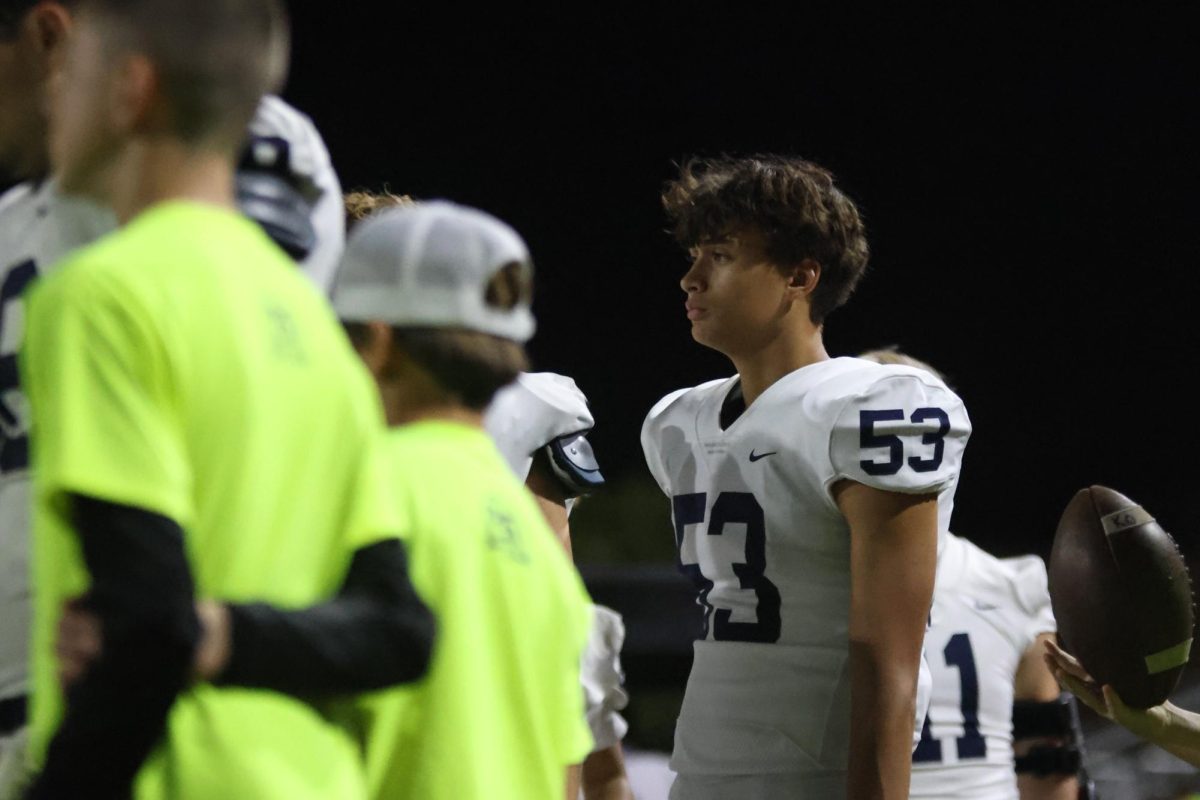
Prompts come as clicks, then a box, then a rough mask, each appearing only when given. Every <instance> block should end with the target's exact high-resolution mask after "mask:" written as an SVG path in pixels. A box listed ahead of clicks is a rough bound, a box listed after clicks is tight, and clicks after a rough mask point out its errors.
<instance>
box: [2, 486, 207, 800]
mask: <svg viewBox="0 0 1200 800" xmlns="http://www.w3.org/2000/svg"><path fill="white" fill-rule="evenodd" d="M68 500H69V502H70V504H71V514H72V521H73V523H74V528H75V530H76V532H77V533H78V535H79V539H80V544H81V547H82V551H83V558H84V562H85V563H86V565H87V569H88V572H89V573H90V575H91V579H92V586H91V590H90V591H89V593H88V595H87V598H86V605H87V606H88V607H89V608H90V609H91V610H92V611H93V613H95V614H96V616H97V617H98V618H99V620H100V624H101V628H102V630H103V635H104V648H103V651H102V653H101V655H100V656H99V657H98V658H97V660H96V661H95V662H94V663H93V664H92V665H91V667H90V669H89V670H88V671H87V673H86V675H85V676H84V677H83V678H82V679H81V680H80V681H79V682H78V683H76V684H75V686H74V687H73V688H72V689H71V690H70V691H69V692H68V694H67V697H66V712H65V716H64V718H63V721H62V724H61V726H60V727H59V729H58V732H57V733H56V734H55V735H54V738H53V739H52V740H51V742H50V746H49V750H48V751H47V755H46V764H45V767H44V769H43V770H42V773H41V775H39V777H38V779H37V781H36V782H35V784H34V785H33V787H31V789H30V791H29V793H28V794H27V795H26V797H28V798H37V800H42V799H43V798H66V797H70V798H89V799H91V798H96V799H97V800H99V799H100V798H121V797H128V796H129V793H130V790H131V786H132V782H133V778H134V776H135V775H136V774H137V771H138V769H139V768H140V767H141V765H142V762H143V761H145V759H146V757H147V756H148V755H149V753H150V751H151V750H152V749H153V747H154V745H155V743H156V742H157V741H158V739H159V738H160V737H161V736H162V732H163V729H164V727H165V724H166V719H167V714H168V712H169V711H170V709H171V704H172V703H173V702H174V701H175V697H176V696H177V695H178V694H179V692H180V691H181V690H182V689H183V688H184V686H185V685H186V684H187V682H188V679H189V676H190V673H191V663H192V657H193V651H194V650H195V647H196V643H197V641H198V640H199V635H200V626H199V621H198V620H197V618H196V613H195V603H194V599H193V587H192V576H191V571H190V569H189V567H188V562H187V556H186V553H185V550H184V543H183V531H182V530H181V529H180V527H179V525H177V524H176V523H175V522H174V521H172V520H171V519H168V518H167V517H164V516H161V515H159V514H155V513H152V512H150V511H146V510H143V509H138V508H130V507H128V506H121V505H116V504H114V503H108V502H105V501H102V500H96V499H94V498H90V497H84V496H79V495H71V496H70V497H69V498H68Z"/></svg>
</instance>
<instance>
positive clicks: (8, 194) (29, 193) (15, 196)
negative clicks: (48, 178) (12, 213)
mask: <svg viewBox="0 0 1200 800" xmlns="http://www.w3.org/2000/svg"><path fill="white" fill-rule="evenodd" d="M33 188H34V187H33V184H32V183H30V182H29V181H25V182H24V183H18V184H17V185H15V186H11V187H9V188H8V189H7V190H6V191H5V192H4V194H2V195H0V215H4V214H7V213H9V209H11V208H14V207H15V206H19V205H21V204H22V203H24V202H26V201H28V200H29V199H31V198H33V196H34V193H33Z"/></svg>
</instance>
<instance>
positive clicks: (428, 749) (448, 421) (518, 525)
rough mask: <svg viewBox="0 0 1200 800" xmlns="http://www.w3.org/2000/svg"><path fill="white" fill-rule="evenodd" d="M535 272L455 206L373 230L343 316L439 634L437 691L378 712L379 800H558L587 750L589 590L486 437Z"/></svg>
mask: <svg viewBox="0 0 1200 800" xmlns="http://www.w3.org/2000/svg"><path fill="white" fill-rule="evenodd" d="M531 293H532V264H531V261H530V258H529V253H528V251H527V249H526V247H525V244H524V242H523V241H522V240H521V238H520V237H519V236H518V234H517V233H516V232H515V231H513V230H512V229H511V228H510V227H508V226H507V225H505V224H504V223H502V222H500V221H499V220H497V219H495V218H493V217H490V216H488V215H486V214H484V213H482V212H480V211H476V210H474V209H469V208H466V207H463V206H458V205H454V204H452V203H446V202H431V203H419V204H416V205H415V206H412V207H407V208H393V209H390V210H385V211H382V212H380V213H377V214H375V215H373V216H370V217H369V218H367V219H366V220H364V221H362V222H361V223H359V224H358V225H357V227H356V228H355V229H354V231H353V232H352V234H351V236H350V240H349V244H348V247H347V250H346V256H345V259H344V260H343V263H342V266H341V269H340V270H339V271H338V276H337V281H336V283H335V288H334V307H335V309H336V311H337V313H338V316H339V317H340V318H341V319H342V320H343V323H344V324H345V325H346V326H347V329H348V330H349V331H350V335H351V339H352V340H353V341H354V342H355V346H356V347H357V349H358V351H359V354H360V355H361V356H362V358H363V360H364V362H365V363H366V364H367V366H368V367H369V368H370V370H371V372H372V373H373V374H374V375H375V379H376V382H377V383H378V385H379V391H380V395H381V396H382V398H383V403H384V408H385V411H386V413H387V417H388V421H389V424H390V425H392V426H393V427H392V432H391V434H390V435H389V447H388V452H389V455H390V465H391V468H392V473H393V481H394V486H393V492H394V494H395V498H396V502H397V505H398V506H399V509H400V512H401V514H402V516H403V517H404V520H405V523H404V526H403V528H404V530H405V531H406V532H407V534H408V546H409V549H410V551H411V553H412V569H413V580H414V583H415V584H416V586H417V590H418V591H419V592H420V594H421V596H422V597H424V598H425V599H426V601H427V602H428V603H429V604H430V606H431V607H432V608H433V609H434V611H435V613H436V614H437V616H438V620H439V634H438V642H437V644H436V646H435V650H434V656H433V662H432V665H431V667H430V673H429V675H428V677H427V678H426V679H425V680H424V681H422V682H421V683H420V684H419V685H417V686H415V687H412V688H410V689H400V690H393V691H391V692H387V693H384V694H383V695H380V696H378V697H376V698H374V699H373V701H371V702H369V703H368V704H367V709H368V713H369V714H370V715H371V719H370V721H369V722H368V723H367V728H366V734H365V742H366V750H367V764H368V773H369V775H370V780H371V794H372V796H373V797H378V798H381V800H382V799H383V798H399V797H421V798H447V800H450V799H451V798H468V797H491V798H501V797H511V798H514V800H517V799H518V798H520V800H535V799H537V798H544V799H545V800H551V799H553V800H558V799H559V798H561V797H562V796H563V788H564V785H565V781H566V778H567V767H568V766H569V765H571V764H575V763H578V762H580V761H582V760H583V758H584V756H585V755H586V754H587V753H588V751H589V749H590V746H591V738H590V736H589V735H588V729H587V726H586V725H585V724H584V712H583V695H582V693H581V692H580V690H579V682H580V674H579V664H580V659H581V657H582V654H583V648H584V645H585V642H586V640H587V637H588V632H589V630H590V627H591V611H590V602H589V600H588V597H587V593H586V591H585V590H584V588H583V583H582V581H581V580H580V579H579V576H578V574H577V573H576V572H575V570H574V569H572V567H571V564H570V561H569V560H568V558H567V557H566V555H565V554H564V553H563V552H562V549H561V548H560V547H559V546H558V545H557V543H556V542H555V541H554V539H553V537H552V536H551V533H550V531H549V530H548V528H547V525H546V523H545V521H544V520H543V518H542V515H541V514H540V513H539V511H538V508H537V505H536V504H535V503H534V502H533V499H532V498H531V497H530V496H529V493H528V492H526V491H525V490H524V489H523V488H522V487H521V484H520V483H519V482H518V481H517V480H516V479H515V478H514V477H513V475H512V473H511V471H510V470H509V469H508V468H507V466H506V465H505V462H504V459H503V457H502V456H501V455H500V453H499V451H498V450H497V449H496V445H495V443H494V442H492V440H491V439H490V438H489V437H488V435H487V432H486V431H485V430H484V427H483V412H484V410H485V409H486V408H487V406H488V404H489V403H491V401H492V399H493V397H494V395H495V393H496V392H497V391H498V390H499V389H500V388H501V387H503V386H505V385H506V384H508V383H510V382H511V381H512V380H514V379H515V378H516V376H517V374H518V373H519V372H520V370H522V369H524V368H525V367H526V365H527V361H526V357H525V352H524V348H523V344H524V342H526V341H528V339H529V338H530V336H532V334H533V328H534V322H533V315H532V313H531V309H530V300H531Z"/></svg>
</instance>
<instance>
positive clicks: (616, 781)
mask: <svg viewBox="0 0 1200 800" xmlns="http://www.w3.org/2000/svg"><path fill="white" fill-rule="evenodd" d="M412 202H413V201H412V199H411V198H409V197H407V196H406V195H395V194H391V193H388V192H382V193H376V192H370V191H355V192H350V193H348V194H347V195H346V196H345V210H346V222H347V225H348V226H349V227H351V228H352V227H353V226H354V224H356V223H357V222H359V221H361V220H363V219H365V218H366V217H369V216H371V215H372V214H375V213H378V212H379V211H382V210H384V209H387V208H394V207H397V206H406V205H410V204H411V203H412ZM594 425H595V420H594V419H593V417H592V412H591V409H590V408H589V407H588V402H587V397H586V396H585V395H584V394H583V392H582V391H580V390H579V387H578V386H577V385H576V384H575V381H573V380H572V379H571V378H568V377H566V376H565V375H558V374H555V373H552V372H525V373H521V374H520V375H519V376H518V377H517V380H516V381H514V382H513V383H512V384H510V385H509V386H507V387H506V388H504V389H501V390H500V391H499V392H497V394H496V397H495V398H494V399H493V400H492V403H491V405H490V406H489V407H488V409H487V412H486V413H485V414H484V427H485V428H486V429H487V431H488V433H489V434H491V436H492V438H493V439H494V440H495V442H496V445H497V447H498V448H499V450H500V452H501V454H502V455H503V456H504V458H505V460H506V461H507V462H508V465H509V466H510V467H511V468H512V470H513V472H514V473H516V475H517V477H519V478H520V479H521V480H523V481H525V485H526V486H527V487H528V488H529V490H530V491H531V492H532V493H533V496H534V498H535V499H536V500H537V503H538V506H539V508H541V510H542V514H543V516H545V518H546V521H547V523H548V524H549V525H550V528H551V530H553V531H554V532H555V534H556V535H557V536H558V538H559V541H560V542H561V543H562V545H563V547H564V548H565V549H566V551H567V552H568V553H570V552H571V530H570V521H569V517H570V513H571V508H572V506H573V505H574V503H575V502H576V500H577V499H578V498H580V497H582V496H584V495H586V494H588V493H589V492H592V491H594V490H595V489H597V488H599V487H600V486H602V485H603V483H604V477H603V475H602V474H601V472H600V467H599V464H598V462H597V461H596V458H595V455H594V454H593V452H592V447H591V444H590V443H589V442H588V440H587V434H588V432H589V431H591V430H592V427H593V426H594ZM624 639H625V626H624V622H623V620H622V619H621V615H620V614H618V613H617V612H615V611H613V610H612V609H610V608H606V607H604V606H599V605H597V606H594V624H593V627H592V633H591V638H590V639H589V641H588V646H587V649H586V650H585V652H584V663H583V668H582V669H581V677H582V680H583V689H584V697H585V699H586V708H587V716H588V727H590V728H591V731H592V739H593V740H594V748H593V750H592V752H591V754H590V755H588V757H587V758H586V759H585V760H584V762H583V764H582V767H573V768H572V770H571V775H570V780H571V781H572V783H571V785H569V786H568V794H567V796H568V797H569V798H571V800H574V796H575V795H576V794H577V793H578V792H577V787H578V788H582V791H583V796H584V798H585V800H629V798H632V794H631V792H630V789H629V780H628V777H627V776H626V774H625V766H624V757H623V753H622V750H621V739H622V738H623V737H624V735H625V733H626V731H627V730H628V727H629V726H628V725H627V723H626V722H625V720H624V718H623V717H622V716H621V714H620V712H621V709H623V708H624V707H625V705H626V703H627V702H628V696H627V695H626V693H625V690H624V685H623V683H624V674H623V672H622V669H621V657H620V652H621V645H622V643H623V642H624Z"/></svg>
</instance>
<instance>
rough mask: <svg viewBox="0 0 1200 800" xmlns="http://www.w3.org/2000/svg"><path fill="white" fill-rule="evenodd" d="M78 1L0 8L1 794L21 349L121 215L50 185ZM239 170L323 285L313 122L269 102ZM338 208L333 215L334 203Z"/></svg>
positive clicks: (328, 242)
mask: <svg viewBox="0 0 1200 800" xmlns="http://www.w3.org/2000/svg"><path fill="white" fill-rule="evenodd" d="M75 5H76V4H75V2H72V1H71V0H58V1H54V0H0V172H3V173H5V174H6V175H7V176H8V177H9V178H15V179H17V180H19V181H21V183H19V184H18V185H17V186H15V187H14V188H12V189H10V190H9V191H8V192H6V193H5V194H4V196H3V197H2V198H0V797H3V787H4V785H5V784H6V777H5V776H6V775H12V774H16V773H19V771H20V770H19V769H18V766H19V760H14V759H13V758H9V757H8V756H6V754H8V755H11V754H12V753H13V752H14V747H7V746H6V744H5V743H6V741H7V740H8V739H9V738H10V737H13V736H17V735H18V731H19V730H20V729H21V727H22V726H23V724H24V720H25V718H26V713H27V709H26V699H25V698H26V693H27V691H28V689H27V684H26V673H27V668H28V666H27V662H28V656H27V652H26V650H27V642H28V638H29V635H28V627H29V614H30V607H29V591H28V564H27V561H28V559H27V557H26V552H27V539H28V530H29V511H30V499H29V472H28V461H29V458H28V434H29V424H30V420H29V414H28V408H27V403H26V400H25V397H24V395H23V393H22V391H21V388H20V382H19V375H18V370H17V351H18V350H19V348H20V346H21V341H22V338H23V301H22V295H23V293H24V291H25V289H26V288H27V287H28V286H29V285H30V284H31V283H32V281H33V280H34V279H35V278H36V277H37V276H38V275H39V274H43V273H44V272H45V271H46V270H47V269H49V268H50V267H51V266H52V265H53V264H55V263H56V262H57V261H58V260H59V259H60V258H61V257H63V256H64V255H66V254H67V253H68V252H70V251H71V250H73V249H75V248H76V247H78V246H80V245H83V244H86V243H88V242H91V241H93V240H95V239H97V238H99V237H100V236H101V235H103V234H105V233H108V232H109V231H110V230H112V228H113V227H114V226H115V224H116V220H115V218H114V217H113V215H112V213H111V212H110V211H109V210H107V209H104V208H102V207H99V206H97V205H94V204H92V203H90V202H88V201H86V200H83V199H81V198H68V197H63V196H61V195H60V194H59V192H58V191H57V188H56V185H55V182H54V181H53V180H51V179H49V177H48V173H49V161H48V158H49V156H48V143H47V132H46V125H47V120H46V114H45V107H46V104H47V102H48V97H47V85H48V77H49V74H50V71H51V69H52V67H53V66H54V65H55V64H56V63H59V62H60V61H61V57H62V51H63V44H64V42H65V39H66V36H67V34H68V33H69V31H70V30H71V27H72V21H73V10H74V8H75ZM249 133H250V135H249V137H248V139H247V141H246V143H245V145H244V148H243V157H242V161H241V164H240V167H239V171H238V182H237V194H238V200H239V205H240V206H241V208H242V210H243V212H244V213H246V214H248V215H249V216H250V217H251V218H253V219H255V220H256V221H258V222H259V223H260V224H261V225H263V227H264V229H266V230H267V231H268V232H269V233H270V234H271V235H272V238H274V239H275V240H276V241H277V242H278V243H279V244H280V245H281V246H283V247H284V249H285V250H287V251H288V252H289V254H291V255H293V257H295V258H298V259H300V260H301V264H302V265H303V267H304V269H305V271H306V273H307V274H308V275H309V276H310V277H311V278H312V279H313V281H314V283H316V284H317V285H318V286H319V287H321V288H322V289H326V288H328V286H329V282H330V281H331V280H332V272H333V268H334V266H336V262H337V259H338V258H339V257H340V255H341V249H342V246H343V242H344V233H343V227H342V215H341V208H340V194H341V191H340V187H339V183H338V179H337V175H336V174H335V173H334V171H333V167H332V164H331V163H330V159H329V154H328V151H327V150H326V148H325V144H324V142H323V141H322V139H321V137H320V135H319V134H318V133H317V131H316V128H315V127H314V126H313V125H312V122H311V121H310V120H309V119H308V118H307V117H305V116H304V115H303V114H300V113H299V112H297V111H296V110H295V109H293V108H291V107H290V106H288V105H287V104H286V103H284V102H283V101H282V100H280V99H279V98H276V97H266V98H264V99H263V100H262V102H261V103H260V105H259V108H258V110H257V112H256V114H255V117H254V119H253V120H252V122H251V124H250V128H249ZM331 202H332V203H333V207H332V209H331V208H330V203H331Z"/></svg>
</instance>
